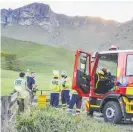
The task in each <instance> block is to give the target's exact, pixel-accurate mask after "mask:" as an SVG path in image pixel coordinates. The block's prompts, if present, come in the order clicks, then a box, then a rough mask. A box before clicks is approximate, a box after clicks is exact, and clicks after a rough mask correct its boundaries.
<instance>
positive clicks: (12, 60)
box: [1, 53, 22, 71]
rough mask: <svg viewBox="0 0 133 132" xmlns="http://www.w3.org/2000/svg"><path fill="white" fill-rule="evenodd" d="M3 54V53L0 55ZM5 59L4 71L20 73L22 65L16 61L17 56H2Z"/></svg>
mask: <svg viewBox="0 0 133 132" xmlns="http://www.w3.org/2000/svg"><path fill="white" fill-rule="evenodd" d="M1 54H3V53H1ZM4 57H5V64H4V69H6V70H14V71H21V70H22V68H21V67H22V64H21V62H20V61H19V60H17V55H15V54H4Z"/></svg>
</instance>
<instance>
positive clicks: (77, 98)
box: [69, 94, 82, 109]
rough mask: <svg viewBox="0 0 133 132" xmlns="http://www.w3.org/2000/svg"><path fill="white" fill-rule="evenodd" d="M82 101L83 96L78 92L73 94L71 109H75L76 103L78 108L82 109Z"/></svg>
mask: <svg viewBox="0 0 133 132" xmlns="http://www.w3.org/2000/svg"><path fill="white" fill-rule="evenodd" d="M81 103H82V97H80V96H79V95H78V94H72V98H71V100H70V103H69V109H73V107H74V105H75V104H76V108H77V109H80V108H81Z"/></svg>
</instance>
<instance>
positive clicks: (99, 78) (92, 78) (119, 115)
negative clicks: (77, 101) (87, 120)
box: [72, 47, 133, 124]
mask: <svg viewBox="0 0 133 132" xmlns="http://www.w3.org/2000/svg"><path fill="white" fill-rule="evenodd" d="M102 68H104V69H106V75H105V73H104V72H103V71H102ZM72 88H73V89H74V90H76V91H77V92H78V93H79V95H80V96H82V97H89V101H88V115H91V116H92V115H93V112H94V111H97V112H101V113H102V114H103V118H104V120H105V122H111V123H115V124H118V123H120V122H121V121H124V122H127V121H131V122H132V121H133V50H117V49H115V48H114V47H113V48H112V49H110V50H109V51H103V52H96V53H95V55H93V56H91V54H90V53H87V52H84V51H82V50H77V51H76V54H75V62H74V71H73V79H72Z"/></svg>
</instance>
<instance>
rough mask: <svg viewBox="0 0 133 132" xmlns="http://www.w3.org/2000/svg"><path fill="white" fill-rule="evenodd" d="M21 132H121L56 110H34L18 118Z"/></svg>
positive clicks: (108, 125) (91, 120) (18, 128)
mask: <svg viewBox="0 0 133 132" xmlns="http://www.w3.org/2000/svg"><path fill="white" fill-rule="evenodd" d="M17 130H18V131H19V132H87V131H89V132H110V131H113V132H119V130H118V129H117V128H116V127H115V126H113V125H111V124H105V123H102V122H98V121H96V120H93V119H91V118H87V117H86V115H85V117H83V116H82V118H79V117H74V116H72V115H70V114H66V113H64V112H63V111H59V110H58V109H54V108H50V107H48V108H46V109H44V110H39V109H37V108H34V109H32V110H31V112H30V111H27V112H25V113H23V114H21V115H19V116H18V117H17Z"/></svg>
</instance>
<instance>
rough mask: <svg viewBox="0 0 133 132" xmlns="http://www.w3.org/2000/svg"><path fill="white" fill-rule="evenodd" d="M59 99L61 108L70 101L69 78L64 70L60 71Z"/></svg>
mask: <svg viewBox="0 0 133 132" xmlns="http://www.w3.org/2000/svg"><path fill="white" fill-rule="evenodd" d="M61 77H62V79H61V83H62V85H61V90H62V92H61V101H62V108H63V109H65V108H66V107H67V106H68V105H69V102H70V96H69V93H70V79H69V77H68V76H67V73H66V72H62V73H61Z"/></svg>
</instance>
